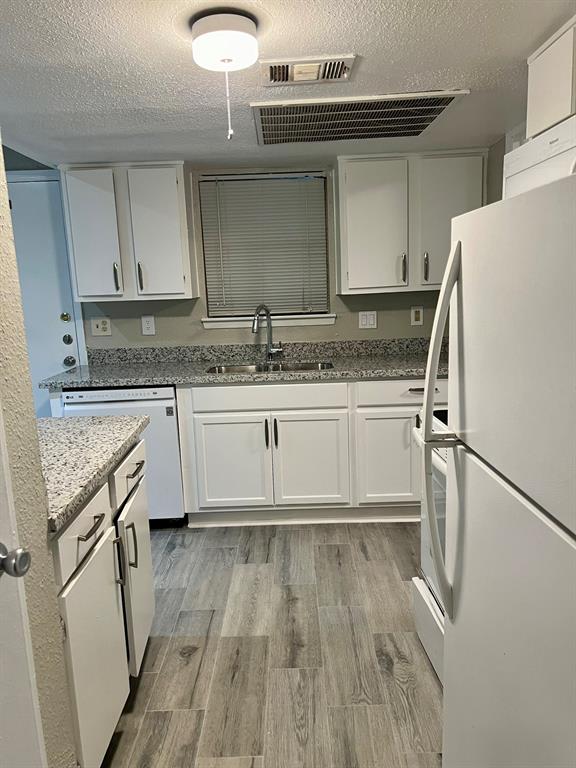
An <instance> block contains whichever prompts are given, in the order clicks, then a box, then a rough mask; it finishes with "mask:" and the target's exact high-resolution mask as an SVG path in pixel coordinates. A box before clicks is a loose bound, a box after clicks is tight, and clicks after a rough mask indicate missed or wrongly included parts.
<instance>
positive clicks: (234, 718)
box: [199, 637, 268, 757]
mask: <svg viewBox="0 0 576 768" xmlns="http://www.w3.org/2000/svg"><path fill="white" fill-rule="evenodd" d="M267 667H268V638H266V637H223V638H221V640H220V642H219V648H218V655H217V657H216V665H215V670H214V675H213V678H212V686H211V689H210V695H209V697H208V707H207V711H206V719H205V722H204V728H203V730H202V739H201V742H200V749H199V756H200V757H249V756H260V755H262V754H263V748H264V743H263V742H264V705H265V697H266V681H267Z"/></svg>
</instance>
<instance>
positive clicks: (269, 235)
mask: <svg viewBox="0 0 576 768" xmlns="http://www.w3.org/2000/svg"><path fill="white" fill-rule="evenodd" d="M325 181H326V180H325V178H324V177H319V176H292V177H290V176H270V177H253V178H250V177H248V178H247V177H246V176H243V177H242V178H239V179H230V178H227V179H210V180H202V181H200V206H201V218H202V238H203V243H204V264H205V270H206V288H207V295H208V315H209V316H210V317H220V316H225V315H231V316H238V315H251V314H252V313H253V312H254V310H255V308H256V306H257V305H258V304H260V303H261V302H264V303H265V304H267V305H268V306H269V308H270V311H271V312H272V313H273V314H296V313H298V314H301V313H320V312H328V309H329V307H328V265H327V248H326V204H325V197H326V196H325Z"/></svg>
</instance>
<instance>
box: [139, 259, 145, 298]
mask: <svg viewBox="0 0 576 768" xmlns="http://www.w3.org/2000/svg"><path fill="white" fill-rule="evenodd" d="M138 285H139V286H140V290H141V291H143V290H144V272H143V271H142V262H141V261H139V262H138Z"/></svg>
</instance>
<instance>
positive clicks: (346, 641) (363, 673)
mask: <svg viewBox="0 0 576 768" xmlns="http://www.w3.org/2000/svg"><path fill="white" fill-rule="evenodd" d="M319 612H320V636H321V639H322V648H323V651H324V665H325V681H326V692H327V699H328V704H329V705H330V706H336V705H345V704H382V703H383V698H382V682H381V679H380V671H379V668H378V661H377V659H376V652H375V649H374V642H373V638H372V634H371V631H370V628H369V626H368V621H367V619H366V614H365V612H364V609H363V608H360V607H357V606H346V607H344V606H338V607H329V608H328V607H322V608H320V609H319Z"/></svg>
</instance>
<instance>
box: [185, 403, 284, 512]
mask: <svg viewBox="0 0 576 768" xmlns="http://www.w3.org/2000/svg"><path fill="white" fill-rule="evenodd" d="M194 434H195V437H196V464H197V473H198V497H199V503H200V506H201V507H237V506H244V507H253V506H262V505H269V504H273V503H274V491H273V483H272V456H271V451H272V448H271V440H272V436H271V429H270V414H269V413H226V414H206V415H202V416H194Z"/></svg>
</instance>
